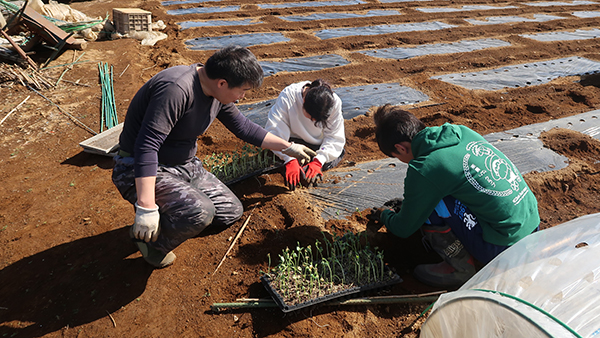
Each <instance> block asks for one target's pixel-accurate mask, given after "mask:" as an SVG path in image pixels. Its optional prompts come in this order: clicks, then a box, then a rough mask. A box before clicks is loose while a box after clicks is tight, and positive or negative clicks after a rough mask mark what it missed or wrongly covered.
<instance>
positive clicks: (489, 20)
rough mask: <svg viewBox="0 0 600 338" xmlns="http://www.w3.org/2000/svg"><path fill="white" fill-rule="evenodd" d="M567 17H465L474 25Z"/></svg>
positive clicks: (540, 15)
mask: <svg viewBox="0 0 600 338" xmlns="http://www.w3.org/2000/svg"><path fill="white" fill-rule="evenodd" d="M564 19H565V18H564V17H562V16H556V15H547V14H534V15H533V19H530V18H525V17H522V16H491V17H489V18H485V21H484V20H478V19H465V21H467V22H468V23H470V24H473V25H497V24H503V23H511V22H546V21H552V20H564Z"/></svg>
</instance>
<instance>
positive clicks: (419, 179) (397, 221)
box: [381, 123, 540, 246]
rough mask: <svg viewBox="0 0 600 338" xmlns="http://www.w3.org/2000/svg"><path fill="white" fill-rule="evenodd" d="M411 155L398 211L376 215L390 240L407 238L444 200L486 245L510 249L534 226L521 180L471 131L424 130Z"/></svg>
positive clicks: (533, 209)
mask: <svg viewBox="0 0 600 338" xmlns="http://www.w3.org/2000/svg"><path fill="white" fill-rule="evenodd" d="M411 149H412V153H413V156H414V159H413V160H411V161H410V162H409V163H408V171H407V173H406V178H405V179H404V202H403V203H402V208H401V210H400V212H399V213H394V212H393V211H389V210H385V211H384V212H383V213H382V215H381V220H382V222H383V224H384V225H385V226H386V228H387V229H388V230H389V231H391V232H392V233H393V234H394V235H396V236H399V237H403V238H406V237H408V236H410V235H411V234H413V233H414V232H415V231H417V230H418V229H419V228H420V227H421V226H422V225H423V224H424V223H425V221H426V220H427V218H428V217H429V215H430V214H431V213H432V212H433V210H434V208H435V207H436V205H437V204H438V203H439V202H440V200H441V199H442V198H444V197H446V196H452V197H454V198H456V199H457V200H459V201H461V202H462V203H463V204H464V205H466V206H467V207H468V208H469V209H470V210H471V212H472V213H473V215H474V216H475V217H476V218H477V220H478V221H479V224H480V225H481V227H482V231H483V239H484V240H485V241H487V242H489V243H492V244H496V245H505V246H506V245H512V244H514V243H516V242H517V241H519V240H520V239H521V238H523V237H525V236H527V235H528V234H530V233H531V232H532V231H533V230H534V229H535V228H536V227H537V226H538V225H539V223H540V217H539V213H538V208H537V200H536V198H535V196H534V195H533V193H532V192H531V190H530V189H529V187H528V186H527V183H526V182H525V180H524V179H523V176H521V174H520V173H519V171H518V170H517V168H516V167H515V165H514V164H513V163H512V162H511V161H510V160H509V159H508V158H507V157H506V156H505V155H504V154H503V153H502V152H500V151H499V150H498V149H496V148H495V147H494V146H493V145H491V144H490V143H489V142H487V141H486V140H485V139H484V138H483V137H482V136H481V135H479V134H478V133H476V132H475V131H473V130H471V129H469V128H467V127H465V126H460V125H452V124H449V123H445V124H444V125H442V126H439V127H427V128H425V129H423V130H422V131H420V132H419V133H418V134H417V135H416V136H415V137H414V139H413V141H412V143H411Z"/></svg>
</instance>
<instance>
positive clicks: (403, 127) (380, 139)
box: [373, 104, 425, 157]
mask: <svg viewBox="0 0 600 338" xmlns="http://www.w3.org/2000/svg"><path fill="white" fill-rule="evenodd" d="M373 119H374V120H375V138H376V139H377V144H378V145H379V149H380V150H381V152H383V153H384V154H386V155H387V156H389V157H392V152H396V146H395V145H396V144H398V143H400V142H412V140H413V138H414V137H415V135H417V134H418V133H419V132H420V131H421V130H423V129H425V124H424V123H423V122H421V120H419V119H418V118H417V117H416V116H414V115H413V114H411V113H409V112H407V111H406V110H403V109H400V107H398V106H393V105H391V104H386V105H383V106H381V107H379V108H377V111H376V112H375V115H374V116H373Z"/></svg>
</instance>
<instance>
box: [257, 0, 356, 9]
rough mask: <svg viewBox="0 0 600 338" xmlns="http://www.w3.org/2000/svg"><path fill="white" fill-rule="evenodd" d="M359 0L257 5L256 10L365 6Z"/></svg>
mask: <svg viewBox="0 0 600 338" xmlns="http://www.w3.org/2000/svg"><path fill="white" fill-rule="evenodd" d="M365 3H366V2H364V1H361V0H340V1H306V2H288V3H283V4H257V6H258V8H262V9H274V8H292V7H330V6H352V5H360V4H365Z"/></svg>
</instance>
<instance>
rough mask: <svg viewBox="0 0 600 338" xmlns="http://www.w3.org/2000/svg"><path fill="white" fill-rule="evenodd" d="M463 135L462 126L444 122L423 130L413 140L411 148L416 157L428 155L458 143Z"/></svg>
mask: <svg viewBox="0 0 600 338" xmlns="http://www.w3.org/2000/svg"><path fill="white" fill-rule="evenodd" d="M461 137H462V131H461V129H460V126H457V125H453V124H450V123H444V124H443V125H442V126H439V127H429V128H425V129H423V130H421V131H420V132H419V133H418V134H417V135H416V136H415V138H414V139H413V140H412V142H411V147H412V149H411V150H412V152H413V156H414V157H415V158H418V157H421V156H426V155H428V154H429V153H431V152H432V151H434V150H437V149H441V148H447V147H452V146H455V145H457V144H458V143H459V142H460V139H461Z"/></svg>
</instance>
